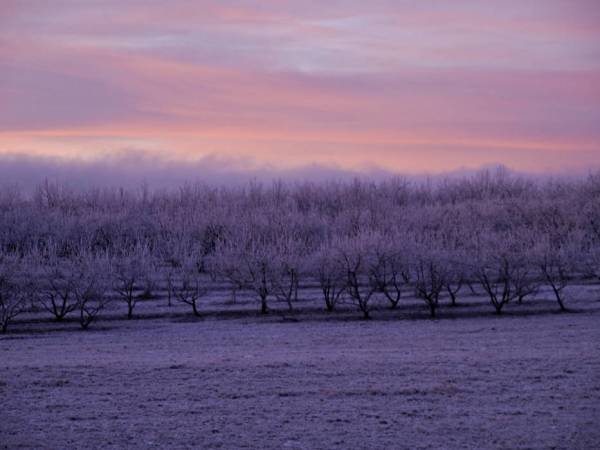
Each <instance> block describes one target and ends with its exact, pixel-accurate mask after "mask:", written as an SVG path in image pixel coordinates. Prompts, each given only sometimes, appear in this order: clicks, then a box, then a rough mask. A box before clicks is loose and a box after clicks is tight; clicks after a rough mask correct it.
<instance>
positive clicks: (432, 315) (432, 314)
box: [429, 302, 436, 319]
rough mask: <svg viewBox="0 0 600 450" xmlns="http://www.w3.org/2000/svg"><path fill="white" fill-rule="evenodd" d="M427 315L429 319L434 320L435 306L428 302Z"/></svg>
mask: <svg viewBox="0 0 600 450" xmlns="http://www.w3.org/2000/svg"><path fill="white" fill-rule="evenodd" d="M429 313H430V314H431V318H432V319H435V314H436V305H435V303H433V302H429Z"/></svg>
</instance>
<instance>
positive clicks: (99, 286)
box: [74, 254, 112, 330]
mask: <svg viewBox="0 0 600 450" xmlns="http://www.w3.org/2000/svg"><path fill="white" fill-rule="evenodd" d="M77 263H78V266H79V276H78V278H77V280H76V282H75V290H74V292H75V296H76V298H77V305H78V309H79V325H80V326H81V328H82V329H84V330H87V329H88V328H89V326H90V325H91V324H92V322H94V321H95V320H96V319H97V318H98V316H99V314H100V312H102V310H104V308H106V307H107V306H108V304H109V303H110V302H111V301H112V298H111V297H110V296H109V295H108V294H109V291H110V288H111V266H110V260H109V258H108V257H107V256H94V255H91V254H86V255H82V256H81V257H80V258H79V259H78V261H77Z"/></svg>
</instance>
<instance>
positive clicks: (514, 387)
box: [0, 287, 600, 449]
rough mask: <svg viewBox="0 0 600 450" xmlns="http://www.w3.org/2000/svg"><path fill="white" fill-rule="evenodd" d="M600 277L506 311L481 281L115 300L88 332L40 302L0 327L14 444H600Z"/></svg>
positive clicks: (1, 416)
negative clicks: (296, 308)
mask: <svg viewBox="0 0 600 450" xmlns="http://www.w3.org/2000/svg"><path fill="white" fill-rule="evenodd" d="M598 294H599V293H598V291H597V288H591V287H589V288H585V289H582V290H580V291H579V294H578V296H575V297H576V298H574V299H573V300H572V301H570V303H569V306H570V307H571V308H572V309H573V310H575V311H576V312H573V313H566V314H557V313H554V311H555V310H556V305H555V303H553V302H552V301H550V300H548V299H544V298H538V299H536V300H532V301H528V302H527V303H525V304H523V305H516V304H515V305H508V307H507V308H506V314H505V315H504V316H502V317H498V316H496V315H495V314H493V313H492V308H491V306H490V305H489V304H488V303H486V302H485V301H484V299H483V298H480V299H477V298H472V299H468V300H467V303H469V304H470V306H469V307H463V308H448V307H446V306H444V307H441V308H440V318H439V320H435V321H432V320H430V319H428V318H427V311H426V310H425V308H424V306H423V305H422V304H421V303H411V302H408V303H407V306H403V307H401V308H400V309H399V310H398V311H389V310H387V309H386V308H385V304H384V303H381V305H380V309H379V310H378V311H375V312H374V313H373V317H374V320H371V321H361V320H358V317H359V314H358V313H357V312H355V311H353V310H352V311H348V312H344V311H342V312H339V313H334V314H326V313H322V312H318V311H317V310H316V308H317V307H318V306H319V305H318V304H316V303H315V305H314V308H312V307H311V305H304V309H302V308H301V309H300V311H301V312H299V313H297V314H296V315H294V316H293V320H290V317H289V316H282V315H280V314H277V313H273V314H271V315H269V316H268V317H259V316H258V315H256V314H254V312H252V311H254V310H255V309H256V303H253V304H252V305H246V304H245V303H244V301H243V299H242V301H241V303H240V304H236V305H231V304H229V305H225V306H223V302H222V299H220V301H219V302H218V303H219V304H221V306H223V307H222V308H221V309H220V310H221V311H226V310H230V312H229V313H219V314H214V313H213V314H210V315H207V316H206V317H204V318H199V319H195V318H193V317H192V316H191V315H190V312H189V311H188V309H187V308H185V307H184V306H182V305H177V306H174V307H172V308H167V307H166V306H163V304H164V301H163V300H162V299H161V300H160V302H159V301H158V300H153V301H147V302H145V303H141V304H140V305H138V308H137V309H136V313H137V314H138V315H139V316H143V318H142V319H139V318H138V319H136V320H132V321H127V320H123V314H122V312H123V311H124V310H123V309H121V308H122V306H121V305H119V304H115V305H114V306H113V309H112V310H111V311H108V312H107V313H106V314H105V316H104V317H103V318H101V319H100V321H99V322H98V323H95V324H93V326H92V328H91V329H90V330H89V331H87V332H82V331H80V330H79V329H78V325H77V323H75V322H73V323H70V322H68V323H64V324H55V323H53V322H50V321H48V320H46V319H42V318H41V317H40V318H38V317H37V316H36V315H31V316H25V317H23V318H21V320H20V321H18V322H17V323H16V324H14V326H13V330H12V333H9V334H7V335H5V336H0V398H1V399H2V400H1V401H2V405H1V409H0V411H1V412H0V448H10V449H12V448H54V449H66V448H227V449H229V448H232V449H238V448H267V449H317V448H319V449H329V448H339V449H355V448H356V449H361V448H364V449H367V448H375V449H377V448H379V449H403V448H406V449H418V448H438V449H451V448H457V449H458V448H474V449H475V448H477V449H482V448H486V449H496V448H498V449H509V448H510V449H513V448H519V449H526V448H527V449H530V448H532V449H550V448H557V449H592V448H598V446H599V443H600V302H598V298H599V297H600V295H598ZM542 297H543V296H542ZM218 300H219V299H215V300H214V302H217V301H218ZM208 303H209V302H206V304H205V307H206V309H207V310H210V309H213V310H216V309H218V308H217V303H215V304H214V305H213V306H211V305H210V304H208ZM250 306H251V307H252V309H251V310H248V308H249V307H250ZM273 306H277V305H273ZM279 306H280V307H281V308H283V305H279ZM235 311H238V313H235ZM245 311H248V312H245ZM44 317H47V316H44Z"/></svg>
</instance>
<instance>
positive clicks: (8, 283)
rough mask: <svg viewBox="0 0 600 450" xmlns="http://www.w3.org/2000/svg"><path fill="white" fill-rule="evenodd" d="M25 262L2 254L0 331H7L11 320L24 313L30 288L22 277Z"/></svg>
mask: <svg viewBox="0 0 600 450" xmlns="http://www.w3.org/2000/svg"><path fill="white" fill-rule="evenodd" d="M22 272H23V263H22V261H20V260H18V259H17V258H14V257H6V256H0V331H1V332H2V333H6V331H7V330H8V325H9V324H10V322H11V321H12V320H13V319H14V318H15V317H17V316H18V315H19V314H21V313H23V312H24V311H25V309H26V306H27V299H28V294H29V289H28V286H27V285H26V283H25V282H24V280H23V278H22V275H23V274H22Z"/></svg>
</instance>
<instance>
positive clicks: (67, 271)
mask: <svg viewBox="0 0 600 450" xmlns="http://www.w3.org/2000/svg"><path fill="white" fill-rule="evenodd" d="M41 272H42V273H41V276H40V277H39V279H38V281H39V283H38V288H37V300H38V304H39V305H40V306H41V307H42V308H43V309H44V310H46V311H48V312H49V313H50V314H52V315H53V316H54V318H55V319H56V320H57V321H59V322H60V321H62V320H63V319H64V318H65V317H66V316H67V315H68V314H70V313H71V312H73V311H75V310H77V309H78V307H79V304H78V301H77V295H76V293H75V287H76V283H77V279H78V278H79V273H78V271H77V270H76V267H75V266H74V263H73V261H72V260H70V259H67V258H58V257H56V256H53V257H50V259H49V261H47V262H42V268H41Z"/></svg>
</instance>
